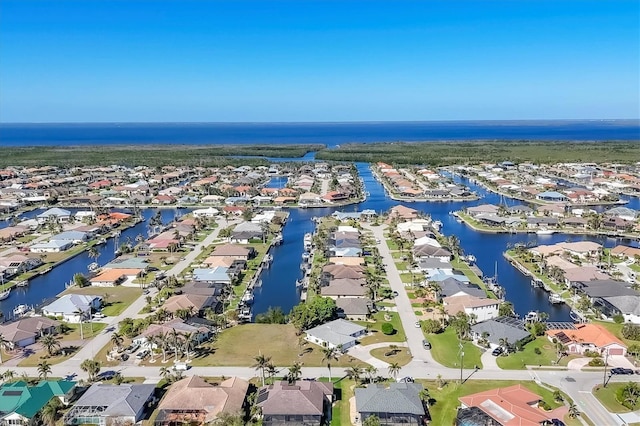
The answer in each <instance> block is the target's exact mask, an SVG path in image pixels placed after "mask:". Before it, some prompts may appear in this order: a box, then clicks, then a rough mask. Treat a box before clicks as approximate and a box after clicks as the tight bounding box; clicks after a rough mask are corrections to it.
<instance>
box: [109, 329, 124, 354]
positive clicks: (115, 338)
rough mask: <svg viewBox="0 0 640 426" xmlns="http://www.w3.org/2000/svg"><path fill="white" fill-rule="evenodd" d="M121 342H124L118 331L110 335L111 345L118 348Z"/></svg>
mask: <svg viewBox="0 0 640 426" xmlns="http://www.w3.org/2000/svg"><path fill="white" fill-rule="evenodd" d="M122 342H124V338H123V337H122V335H121V334H120V333H118V332H115V333H113V334H112V335H111V343H113V347H114V348H116V349H118V350H120V347H121V346H122Z"/></svg>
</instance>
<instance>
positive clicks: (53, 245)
mask: <svg viewBox="0 0 640 426" xmlns="http://www.w3.org/2000/svg"><path fill="white" fill-rule="evenodd" d="M71 247H73V242H72V241H55V240H50V241H47V242H44V243H36V244H33V245H31V246H29V250H30V251H31V252H32V253H60V252H62V251H65V250H68V249H70V248H71Z"/></svg>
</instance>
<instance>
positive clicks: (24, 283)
mask: <svg viewBox="0 0 640 426" xmlns="http://www.w3.org/2000/svg"><path fill="white" fill-rule="evenodd" d="M28 285H29V280H22V281H18V282H17V283H16V287H26V286H28Z"/></svg>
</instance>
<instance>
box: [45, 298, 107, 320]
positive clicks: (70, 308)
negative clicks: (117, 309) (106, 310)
mask: <svg viewBox="0 0 640 426" xmlns="http://www.w3.org/2000/svg"><path fill="white" fill-rule="evenodd" d="M101 305H102V297H101V296H93V295H88V294H65V295H64V296H62V297H60V298H58V299H57V300H55V301H53V302H52V303H50V304H48V305H45V306H43V307H42V314H43V315H46V316H51V317H56V318H58V317H60V318H62V320H63V321H66V322H71V323H79V322H80V320H81V319H82V320H85V319H86V318H88V317H90V316H91V310H92V309H93V310H96V309H99V308H100V306H101ZM81 312H82V313H81Z"/></svg>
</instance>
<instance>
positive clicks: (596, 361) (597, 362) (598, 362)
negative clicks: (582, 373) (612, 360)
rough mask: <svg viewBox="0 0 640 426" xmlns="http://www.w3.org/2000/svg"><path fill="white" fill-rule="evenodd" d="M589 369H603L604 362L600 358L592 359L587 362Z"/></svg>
mask: <svg viewBox="0 0 640 426" xmlns="http://www.w3.org/2000/svg"><path fill="white" fill-rule="evenodd" d="M589 367H604V361H603V360H602V358H593V359H592V360H591V361H589Z"/></svg>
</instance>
